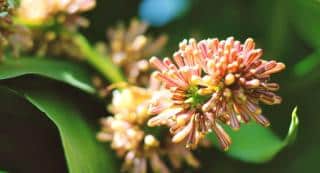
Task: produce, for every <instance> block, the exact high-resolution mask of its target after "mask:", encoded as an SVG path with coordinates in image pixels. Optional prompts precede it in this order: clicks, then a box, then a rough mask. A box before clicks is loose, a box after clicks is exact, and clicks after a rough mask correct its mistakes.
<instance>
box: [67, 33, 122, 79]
mask: <svg viewBox="0 0 320 173" xmlns="http://www.w3.org/2000/svg"><path fill="white" fill-rule="evenodd" d="M73 39H74V41H75V43H76V44H77V45H78V46H79V47H80V49H81V51H82V53H83V54H84V56H85V58H86V60H87V61H88V63H89V64H90V65H91V66H92V67H94V68H95V69H97V70H98V71H99V72H100V73H101V74H102V75H103V76H104V77H105V78H106V79H107V80H109V81H111V82H113V83H117V82H123V81H126V80H125V78H124V77H123V75H122V73H121V70H120V69H119V68H117V67H116V66H115V65H114V64H113V63H112V62H111V61H110V58H109V57H105V56H103V55H101V54H100V53H99V52H97V51H96V50H95V49H94V48H93V47H91V45H90V44H89V42H88V40H87V39H86V38H85V37H84V36H82V35H81V34H75V35H74V37H73Z"/></svg>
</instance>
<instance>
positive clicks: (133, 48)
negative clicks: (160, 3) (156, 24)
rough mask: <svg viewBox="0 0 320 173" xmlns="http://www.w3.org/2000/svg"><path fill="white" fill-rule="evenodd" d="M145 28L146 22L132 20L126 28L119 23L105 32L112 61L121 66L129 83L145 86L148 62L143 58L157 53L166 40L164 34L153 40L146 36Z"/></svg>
mask: <svg viewBox="0 0 320 173" xmlns="http://www.w3.org/2000/svg"><path fill="white" fill-rule="evenodd" d="M147 28H148V25H147V24H146V23H143V22H140V21H138V20H132V21H131V23H130V26H129V27H128V29H125V28H124V27H123V25H119V26H118V27H116V28H114V29H109V30H108V32H107V35H108V38H109V41H110V45H109V46H108V49H109V52H110V55H111V58H112V61H113V62H114V63H115V64H116V65H118V66H119V67H121V68H123V71H124V73H125V75H126V76H127V77H128V80H129V82H130V83H132V84H139V85H140V84H142V85H145V86H146V85H147V84H148V79H149V73H148V72H149V63H148V61H147V60H146V59H145V58H146V57H150V56H152V55H155V54H156V53H158V52H159V51H160V50H161V49H162V47H163V46H164V44H165V43H166V41H167V37H166V36H165V35H161V36H159V37H158V38H157V39H155V40H153V39H152V38H150V37H148V36H146V35H145V32H146V30H147Z"/></svg>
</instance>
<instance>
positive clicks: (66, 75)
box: [0, 57, 95, 94]
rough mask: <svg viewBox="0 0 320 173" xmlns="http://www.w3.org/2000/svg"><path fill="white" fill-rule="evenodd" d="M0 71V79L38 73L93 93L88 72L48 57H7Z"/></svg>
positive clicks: (77, 65)
mask: <svg viewBox="0 0 320 173" xmlns="http://www.w3.org/2000/svg"><path fill="white" fill-rule="evenodd" d="M0 71H1V73H0V80H3V79H10V78H15V77H19V76H23V75H40V76H43V77H46V78H50V79H54V80H57V81H60V82H64V83H67V84H69V85H71V86H73V87H76V88H79V89H81V90H83V91H85V92H87V93H90V94H93V93H95V88H94V87H93V86H92V84H91V75H90V73H89V72H88V71H87V70H85V69H84V68H82V67H81V66H80V65H79V64H74V63H69V62H66V61H57V60H53V59H49V58H34V57H21V58H20V59H13V58H8V59H6V60H4V61H3V62H1V65H0Z"/></svg>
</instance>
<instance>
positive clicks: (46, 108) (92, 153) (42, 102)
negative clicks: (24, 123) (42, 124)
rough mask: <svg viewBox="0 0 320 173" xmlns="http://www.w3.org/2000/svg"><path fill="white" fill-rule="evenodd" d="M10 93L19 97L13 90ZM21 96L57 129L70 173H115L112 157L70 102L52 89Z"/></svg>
mask: <svg viewBox="0 0 320 173" xmlns="http://www.w3.org/2000/svg"><path fill="white" fill-rule="evenodd" d="M2 89H4V88H2ZM10 92H11V94H12V95H17V93H16V92H15V91H13V90H11V91H10ZM19 93H20V94H21V93H22V95H23V96H24V97H25V98H26V99H27V100H28V101H30V102H31V103H32V104H33V105H35V106H36V107H37V108H38V109H39V110H40V111H42V112H43V113H44V115H46V116H47V117H48V118H49V119H50V120H51V121H52V122H53V123H54V124H55V125H56V126H57V129H58V131H59V133H60V136H61V141H62V144H63V148H64V152H65V157H66V160H67V165H68V168H69V172H71V173H100V172H115V169H114V167H113V165H114V164H113V163H112V159H111V158H110V153H108V152H106V150H105V149H104V147H103V145H101V144H99V143H98V142H97V141H96V138H95V132H94V131H93V130H92V129H91V128H90V127H89V126H88V125H87V123H86V121H85V120H84V119H83V118H82V112H81V111H80V110H79V108H77V105H76V104H75V103H73V102H72V100H71V99H69V98H68V97H65V96H63V95H62V94H61V93H60V92H57V91H56V90H53V89H51V90H46V89H21V90H19ZM20 94H19V95H20Z"/></svg>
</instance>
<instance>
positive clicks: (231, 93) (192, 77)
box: [148, 37, 285, 149]
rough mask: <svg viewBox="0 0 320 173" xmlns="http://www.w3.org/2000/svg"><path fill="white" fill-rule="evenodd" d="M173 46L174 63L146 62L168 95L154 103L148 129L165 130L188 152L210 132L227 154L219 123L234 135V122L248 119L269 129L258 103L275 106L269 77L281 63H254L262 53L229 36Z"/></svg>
mask: <svg viewBox="0 0 320 173" xmlns="http://www.w3.org/2000/svg"><path fill="white" fill-rule="evenodd" d="M179 47H180V49H179V50H178V51H177V52H175V53H174V55H173V60H174V62H172V61H171V59H169V58H164V59H163V60H162V61H161V60H160V59H158V58H155V57H153V58H151V59H150V63H151V64H152V65H153V66H154V67H156V68H157V69H158V71H156V72H155V74H154V75H155V76H156V77H157V79H158V80H159V81H161V82H162V83H163V85H164V88H165V89H166V90H167V92H169V93H170V94H167V97H169V99H167V101H165V102H164V101H162V100H163V99H161V97H159V98H158V99H157V98H155V101H154V104H152V105H151V107H150V112H151V113H153V114H157V115H156V116H155V117H153V118H151V119H150V120H149V122H148V125H149V126H157V125H167V126H169V127H170V132H171V133H172V134H173V135H174V136H173V138H172V141H173V142H175V143H177V142H181V141H183V140H186V146H187V147H191V148H194V147H196V146H197V144H198V143H199V141H200V140H201V139H202V138H203V137H204V136H205V134H206V133H208V132H210V131H213V132H214V133H215V134H216V135H217V137H218V139H219V142H220V144H221V146H222V147H223V148H224V149H228V147H229V145H230V144H231V139H230V137H229V136H228V134H227V133H226V132H225V131H224V130H223V128H222V127H221V126H220V124H227V125H229V126H230V127H231V128H233V129H235V130H237V129H239V128H240V122H244V123H246V122H248V121H249V120H250V119H253V120H255V121H256V122H258V123H259V124H262V125H263V126H268V125H269V124H270V123H269V121H268V120H267V119H266V118H265V117H264V116H263V115H262V114H261V113H262V111H261V108H260V107H259V102H262V103H265V104H269V105H273V104H279V103H281V98H280V97H279V96H277V95H276V94H274V91H276V90H278V89H279V85H278V84H276V83H269V78H270V76H271V75H272V74H273V73H277V72H279V71H281V70H283V69H284V68H285V65H284V64H283V63H279V62H276V61H273V60H271V61H266V60H262V59H260V57H261V56H262V50H261V49H255V43H254V41H253V40H252V39H250V38H249V39H247V40H246V41H245V43H244V44H241V43H240V42H239V41H237V40H234V38H233V37H229V38H227V39H226V40H221V41H219V40H218V39H208V40H202V41H200V42H196V40H194V39H190V40H189V42H187V41H186V40H184V41H182V42H181V43H180V45H179ZM168 100H169V101H168Z"/></svg>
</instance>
